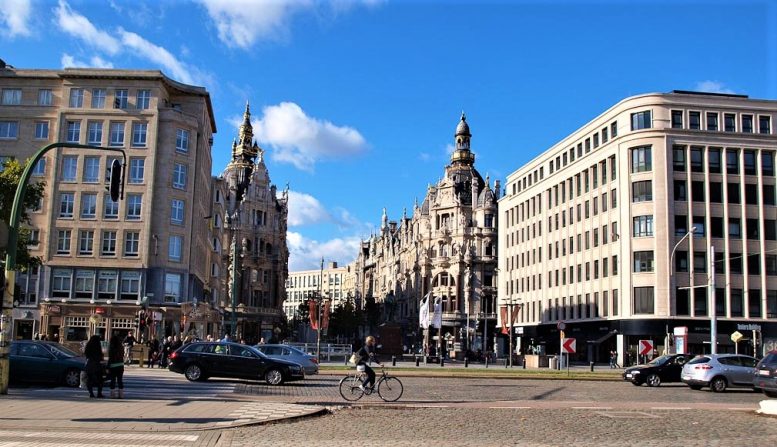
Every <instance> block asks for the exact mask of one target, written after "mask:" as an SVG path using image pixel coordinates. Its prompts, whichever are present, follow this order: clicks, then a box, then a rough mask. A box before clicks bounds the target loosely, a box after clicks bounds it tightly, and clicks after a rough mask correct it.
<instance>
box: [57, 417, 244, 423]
mask: <svg viewBox="0 0 777 447" xmlns="http://www.w3.org/2000/svg"><path fill="white" fill-rule="evenodd" d="M71 421H73V422H142V423H154V424H178V423H184V424H213V423H217V422H232V421H233V419H226V418H83V419H71Z"/></svg>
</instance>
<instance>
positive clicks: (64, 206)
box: [59, 192, 75, 219]
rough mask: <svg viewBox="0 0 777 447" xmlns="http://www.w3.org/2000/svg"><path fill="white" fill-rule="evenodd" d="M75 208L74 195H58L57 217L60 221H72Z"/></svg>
mask: <svg viewBox="0 0 777 447" xmlns="http://www.w3.org/2000/svg"><path fill="white" fill-rule="evenodd" d="M74 206H75V193H72V192H61V193H59V217H60V219H72V218H73V207H74Z"/></svg>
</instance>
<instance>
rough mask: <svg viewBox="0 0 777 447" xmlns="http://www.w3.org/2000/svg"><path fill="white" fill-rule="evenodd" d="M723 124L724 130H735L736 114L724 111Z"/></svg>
mask: <svg viewBox="0 0 777 447" xmlns="http://www.w3.org/2000/svg"><path fill="white" fill-rule="evenodd" d="M723 126H724V130H725V131H726V132H736V115H734V114H733V113H724V114H723Z"/></svg>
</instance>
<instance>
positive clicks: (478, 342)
mask: <svg viewBox="0 0 777 447" xmlns="http://www.w3.org/2000/svg"><path fill="white" fill-rule="evenodd" d="M470 138H471V134H470V130H469V125H468V124H467V121H466V117H465V116H464V114H462V116H461V120H460V122H459V124H458V126H457V128H456V133H455V151H454V152H453V154H452V155H451V162H450V164H449V165H447V166H446V167H445V175H444V177H443V178H442V179H441V180H440V181H439V182H438V183H437V184H435V185H430V186H429V187H428V188H427V192H426V196H425V198H424V200H423V201H422V202H421V204H418V202H417V201H416V203H415V205H414V207H413V213H412V216H410V217H408V216H407V213H406V212H404V211H403V213H402V217H401V218H400V219H399V221H398V222H397V221H392V220H389V218H388V215H387V213H386V210H385V209H384V210H383V216H382V222H381V228H380V233H378V234H375V235H373V236H372V237H370V239H368V240H366V241H364V242H362V246H361V250H360V252H359V254H358V257H357V260H356V265H355V266H354V267H355V268H354V283H355V298H356V301H357V304H359V305H361V306H365V305H366V304H367V302H368V301H372V300H374V301H375V302H376V303H377V304H378V306H379V307H380V309H381V320H382V321H386V322H392V323H396V324H399V325H401V327H402V328H403V335H404V344H406V345H407V346H411V345H413V344H416V345H420V343H421V340H422V337H423V331H421V330H420V329H419V326H418V311H419V302H420V300H421V299H422V297H424V296H425V295H426V294H427V293H429V292H431V293H432V295H433V296H434V297H439V298H440V299H441V300H442V309H443V314H442V320H443V323H442V325H443V326H442V329H441V330H440V333H441V334H442V335H443V338H444V340H445V341H446V343H445V345H444V346H443V348H444V349H446V350H447V351H449V352H451V353H452V355H459V353H462V352H463V351H464V349H466V347H467V346H469V347H470V349H472V350H473V351H474V350H477V349H481V346H482V336H481V332H482V329H483V327H484V325H485V323H486V322H487V321H490V322H491V323H490V324H493V322H494V318H495V314H494V310H495V300H496V282H495V281H496V280H495V269H496V265H497V251H496V244H497V235H496V228H497V200H498V198H499V181H498V180H497V181H496V182H494V185H493V186H492V185H491V183H490V180H489V179H488V177H486V179H485V180H483V178H482V176H481V175H480V173H478V171H477V170H476V169H475V167H474V163H475V154H474V153H473V152H472V151H471V150H470ZM467 327H469V328H470V330H469V337H467V331H466V330H465V328H467ZM489 331H492V329H489ZM432 332H433V333H432V334H431V335H432V337H433V338H430V339H429V343H430V344H431V345H435V344H439V343H440V341H441V340H440V339H438V338H437V330H436V329H432ZM435 339H436V340H437V341H436V342H435V341H434V340H435Z"/></svg>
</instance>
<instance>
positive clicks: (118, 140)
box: [109, 122, 124, 146]
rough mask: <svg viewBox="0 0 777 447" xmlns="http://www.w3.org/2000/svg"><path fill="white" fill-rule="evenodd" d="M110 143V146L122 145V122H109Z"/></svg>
mask: <svg viewBox="0 0 777 447" xmlns="http://www.w3.org/2000/svg"><path fill="white" fill-rule="evenodd" d="M110 134H111V137H110V143H109V144H110V145H111V146H124V123H123V122H121V123H115V122H112V123H111V131H110Z"/></svg>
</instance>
